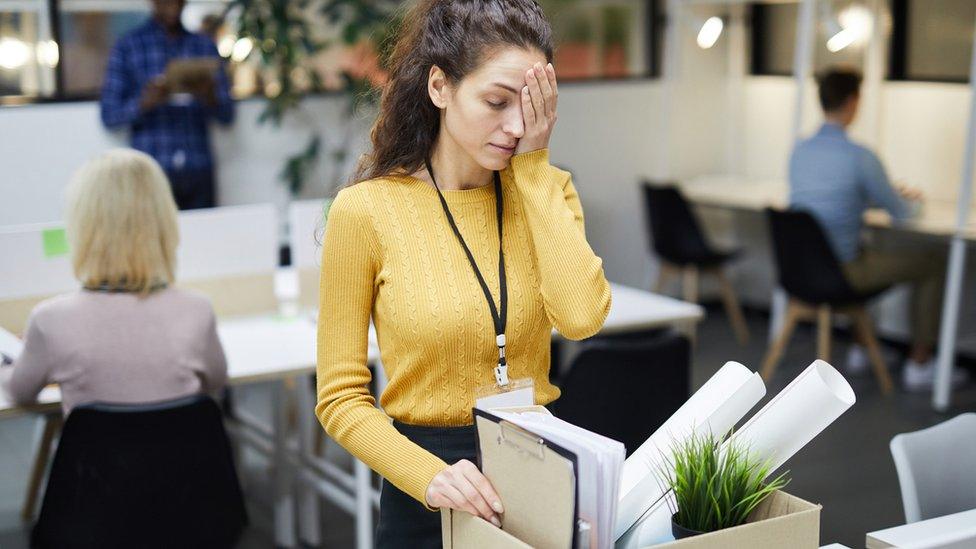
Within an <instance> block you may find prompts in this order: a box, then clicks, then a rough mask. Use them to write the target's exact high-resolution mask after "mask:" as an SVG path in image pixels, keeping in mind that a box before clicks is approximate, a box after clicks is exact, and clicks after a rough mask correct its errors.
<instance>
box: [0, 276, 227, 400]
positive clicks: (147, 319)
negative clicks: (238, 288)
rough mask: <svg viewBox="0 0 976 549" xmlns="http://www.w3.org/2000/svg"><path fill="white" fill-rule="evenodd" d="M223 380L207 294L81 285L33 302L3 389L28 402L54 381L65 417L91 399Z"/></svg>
mask: <svg viewBox="0 0 976 549" xmlns="http://www.w3.org/2000/svg"><path fill="white" fill-rule="evenodd" d="M4 369H7V368H4ZM226 382H227V361H226V359H225V358H224V350H223V348H222V347H221V345H220V339H218V337H217V325H216V319H215V318H214V312H213V308H212V307H211V306H210V302H209V301H208V300H207V298H205V297H203V296H202V295H200V294H197V293H194V292H190V291H186V290H181V289H176V288H164V289H162V290H158V291H155V292H153V293H151V294H149V295H148V296H140V295H139V294H135V293H123V292H100V291H88V290H80V291H77V292H74V293H70V294H66V295H62V296H58V297H54V298H51V299H48V300H45V301H43V302H42V303H40V304H38V305H37V307H35V308H34V310H33V311H32V312H31V316H30V319H29V321H28V326H27V332H26V334H25V335H24V350H23V352H22V353H21V355H20V357H18V359H17V360H16V361H15V362H14V364H13V371H12V372H11V373H10V374H9V378H8V379H7V381H6V385H7V387H6V388H7V391H8V392H9V393H10V396H11V397H12V398H13V400H14V401H15V402H17V403H20V404H26V403H31V402H33V401H34V400H35V399H36V398H37V395H38V393H40V391H41V389H43V388H44V386H45V385H47V384H49V383H57V384H58V385H59V386H60V387H61V399H62V403H61V406H62V408H63V410H64V414H65V415H68V413H69V412H70V411H71V409H72V408H74V407H75V406H77V405H79V404H84V403H88V402H96V401H98V402H112V403H128V404H134V403H146V402H154V401H160V400H168V399H173V398H178V397H182V396H187V395H191V394H195V393H200V392H207V393H211V392H214V391H216V390H218V389H220V388H222V387H223V386H224V384H225V383H226Z"/></svg>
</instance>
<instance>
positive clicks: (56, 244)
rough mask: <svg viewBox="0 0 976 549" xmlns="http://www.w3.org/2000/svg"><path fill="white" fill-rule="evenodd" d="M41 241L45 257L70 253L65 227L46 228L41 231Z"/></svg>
mask: <svg viewBox="0 0 976 549" xmlns="http://www.w3.org/2000/svg"><path fill="white" fill-rule="evenodd" d="M41 243H42V246H43V247H44V257H45V258H48V259H50V258H52V257H60V256H62V255H67V254H68V235H67V234H65V232H64V229H44V231H43V232H41Z"/></svg>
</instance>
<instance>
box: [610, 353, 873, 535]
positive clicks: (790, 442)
mask: <svg viewBox="0 0 976 549" xmlns="http://www.w3.org/2000/svg"><path fill="white" fill-rule="evenodd" d="M855 400H856V399H855V397H854V390H853V389H851V386H850V384H849V383H847V380H846V379H844V376H842V375H841V374H840V372H838V371H837V370H835V369H834V367H833V366H831V365H830V364H827V363H826V362H824V361H822V360H817V361H814V362H813V364H811V365H810V366H809V367H808V368H807V369H806V370H804V371H803V372H802V373H801V374H800V375H798V376H797V377H796V379H794V380H793V381H792V382H791V383H790V384H789V385H787V386H786V388H785V389H783V390H782V391H780V392H779V394H778V395H776V396H775V397H773V399H772V400H770V401H769V402H768V403H767V404H766V405H765V406H763V407H762V409H760V410H759V411H758V412H756V414H755V415H754V416H752V418H750V419H749V421H748V422H746V424H745V425H743V426H742V428H741V429H739V430H738V431H737V432H735V433H734V434H733V435H732V437H730V438H729V440H728V441H726V442H725V444H729V443H731V441H735V443H736V444H741V445H744V446H745V447H747V448H749V450H750V451H751V452H752V454H753V455H754V456H755V457H757V458H758V459H760V460H769V462H770V473H772V472H774V471H775V470H776V469H778V468H779V467H780V466H782V465H783V464H784V463H785V462H786V461H787V460H788V459H790V458H791V457H793V455H794V454H796V453H797V452H798V451H799V450H800V449H801V448H803V447H804V446H806V444H807V443H808V442H810V441H811V440H813V438H814V437H816V436H817V435H819V434H820V433H821V432H822V431H823V430H824V429H826V428H827V426H828V425H830V424H831V423H833V422H834V420H836V419H837V418H838V417H840V416H841V414H843V413H844V412H845V411H847V409H848V408H850V407H851V406H853V405H854V402H855ZM673 498H674V496H673V494H671V493H668V495H667V496H666V497H662V498H659V499H658V500H657V501H656V502H655V503H654V505H653V506H652V509H651V511H650V512H649V513H648V514H647V516H646V517H645V518H643V519H641V524H639V525H637V527H635V528H634V529H633V530H632V531H631V532H629V533H628V535H627V536H626V539H621V540H619V541H618V543H617V545H616V547H617V548H618V549H621V548H624V547H647V546H649V545H654V544H657V543H661V542H663V541H667V540H668V539H669V536H670V530H671V508H672V507H673V506H674V505H673V503H674V500H673ZM668 501H671V505H668Z"/></svg>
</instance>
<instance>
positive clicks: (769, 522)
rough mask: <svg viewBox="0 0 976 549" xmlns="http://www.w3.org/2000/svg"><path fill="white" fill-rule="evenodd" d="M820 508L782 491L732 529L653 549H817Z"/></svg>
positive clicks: (664, 544) (769, 498)
mask: <svg viewBox="0 0 976 549" xmlns="http://www.w3.org/2000/svg"><path fill="white" fill-rule="evenodd" d="M820 509H821V506H820V505H817V504H813V503H810V502H808V501H804V500H802V499H800V498H798V497H796V496H791V495H790V494H787V493H786V492H781V491H776V492H773V493H772V494H770V496H769V497H768V498H766V500H765V501H763V502H762V503H761V504H759V507H757V508H756V510H755V511H753V512H752V515H750V516H749V520H748V522H746V523H745V524H743V525H741V526H736V527H734V528H726V529H725V530H719V531H718V532H710V533H708V534H701V535H699V536H694V537H691V538H685V539H682V540H678V541H672V542H669V543H662V544H659V545H654V546H653V547H654V548H655V549H659V548H660V549H663V548H667V549H719V548H722V549H773V548H776V549H779V548H781V547H789V548H790V549H807V548H809V549H817V548H818V547H820Z"/></svg>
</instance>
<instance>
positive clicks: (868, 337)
mask: <svg viewBox="0 0 976 549" xmlns="http://www.w3.org/2000/svg"><path fill="white" fill-rule="evenodd" d="M850 315H851V317H852V318H853V319H854V327H855V330H856V331H857V332H860V335H861V340H862V341H863V342H864V346H865V347H867V350H868V357H869V358H870V359H871V366H872V368H873V369H874V375H875V377H877V378H878V385H880V386H881V394H883V395H885V396H888V395H890V394H891V391H892V389H893V388H894V383H892V381H891V374H890V373H888V366H887V365H886V364H885V361H884V356H882V354H881V346H880V345H879V344H878V338H877V337H875V335H874V327H873V326H872V325H871V317H870V316H869V315H868V312H867V310H866V309H865V308H864V307H857V308H856V309H854V310H852V311H851V312H850Z"/></svg>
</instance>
